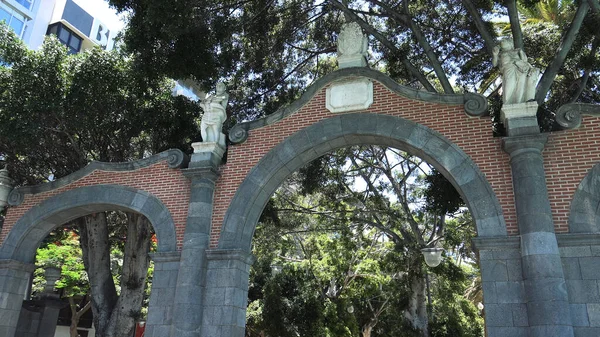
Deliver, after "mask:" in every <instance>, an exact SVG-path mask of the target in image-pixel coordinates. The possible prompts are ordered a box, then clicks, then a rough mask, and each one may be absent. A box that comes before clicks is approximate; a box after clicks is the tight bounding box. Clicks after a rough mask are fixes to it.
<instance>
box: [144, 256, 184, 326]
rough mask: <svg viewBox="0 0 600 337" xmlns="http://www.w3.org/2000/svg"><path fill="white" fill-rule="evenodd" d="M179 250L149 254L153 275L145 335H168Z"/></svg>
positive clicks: (171, 318) (171, 321) (171, 317)
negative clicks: (152, 262) (152, 263)
mask: <svg viewBox="0 0 600 337" xmlns="http://www.w3.org/2000/svg"><path fill="white" fill-rule="evenodd" d="M180 256H181V254H180V253H179V252H156V253H152V254H150V257H151V258H152V261H154V276H153V277H152V290H151V293H150V303H149V304H148V320H147V321H146V330H145V333H144V336H145V337H163V336H169V332H170V329H171V325H172V323H173V300H174V298H175V286H176V284H177V275H178V270H179V260H180Z"/></svg>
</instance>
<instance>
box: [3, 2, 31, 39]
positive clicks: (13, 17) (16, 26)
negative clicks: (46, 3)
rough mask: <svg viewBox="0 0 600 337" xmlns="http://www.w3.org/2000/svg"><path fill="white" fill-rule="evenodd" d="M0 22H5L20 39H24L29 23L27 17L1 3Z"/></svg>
mask: <svg viewBox="0 0 600 337" xmlns="http://www.w3.org/2000/svg"><path fill="white" fill-rule="evenodd" d="M0 21H5V22H6V24H8V25H9V26H10V27H11V28H12V29H13V31H14V32H15V34H17V35H18V36H19V37H23V34H24V33H25V23H26V22H27V20H26V19H25V15H23V14H21V13H20V12H19V11H17V10H15V9H13V8H12V7H10V6H8V5H6V4H4V3H0Z"/></svg>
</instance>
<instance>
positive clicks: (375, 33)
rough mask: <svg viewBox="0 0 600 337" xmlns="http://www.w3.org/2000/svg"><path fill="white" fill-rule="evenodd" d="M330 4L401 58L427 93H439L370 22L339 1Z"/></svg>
mask: <svg viewBox="0 0 600 337" xmlns="http://www.w3.org/2000/svg"><path fill="white" fill-rule="evenodd" d="M329 2H330V3H331V4H332V5H333V6H334V7H335V8H337V9H339V10H340V11H342V12H343V13H344V15H345V16H346V17H348V18H350V20H352V21H355V22H356V23H358V24H359V25H360V26H361V27H362V29H364V30H365V31H366V32H367V33H369V34H371V35H372V36H373V37H374V38H376V39H377V40H378V41H379V42H380V43H381V44H383V45H384V46H386V47H387V48H388V49H389V50H391V51H392V52H393V53H395V54H396V55H398V56H400V61H401V62H402V64H403V65H404V67H405V68H406V70H408V72H409V73H410V74H411V75H413V76H414V77H415V78H416V79H417V80H418V81H419V83H421V84H422V85H423V87H425V89H426V90H427V91H430V92H437V90H435V88H434V87H433V85H431V83H429V81H428V80H427V77H425V75H424V74H423V73H421V71H419V69H417V68H416V67H415V66H414V65H413V64H412V63H410V61H409V60H408V59H407V58H406V57H404V56H403V53H402V51H401V50H400V49H398V48H397V47H396V46H395V45H394V44H393V43H391V42H390V41H389V40H388V39H387V38H385V36H383V34H381V33H380V32H378V31H377V30H376V29H375V28H373V27H372V26H371V25H370V24H369V23H368V22H366V21H364V20H363V19H361V18H360V17H359V16H358V15H356V13H354V12H353V11H352V10H350V9H349V8H348V7H346V6H344V5H343V4H342V3H340V2H339V1H337V0H330V1H329Z"/></svg>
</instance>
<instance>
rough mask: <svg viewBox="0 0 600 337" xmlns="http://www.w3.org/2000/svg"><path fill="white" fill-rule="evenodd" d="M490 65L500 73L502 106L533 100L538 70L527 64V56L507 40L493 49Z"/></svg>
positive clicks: (538, 74)
mask: <svg viewBox="0 0 600 337" xmlns="http://www.w3.org/2000/svg"><path fill="white" fill-rule="evenodd" d="M492 64H493V65H494V66H498V67H499V68H500V71H501V72H502V101H503V102H504V104H517V103H524V102H528V101H532V100H534V99H535V87H536V85H537V82H538V80H539V76H540V70H539V69H538V68H536V67H534V66H532V65H531V64H529V63H528V62H527V55H525V52H524V51H523V50H521V49H515V47H514V44H513V42H512V41H511V40H509V39H504V40H502V41H500V46H496V47H494V50H493V55H492Z"/></svg>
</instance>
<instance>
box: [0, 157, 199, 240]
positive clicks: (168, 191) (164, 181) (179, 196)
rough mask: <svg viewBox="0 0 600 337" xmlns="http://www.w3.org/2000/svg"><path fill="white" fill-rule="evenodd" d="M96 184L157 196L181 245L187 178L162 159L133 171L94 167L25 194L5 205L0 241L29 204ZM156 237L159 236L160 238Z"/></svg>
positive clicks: (185, 216)
mask: <svg viewBox="0 0 600 337" xmlns="http://www.w3.org/2000/svg"><path fill="white" fill-rule="evenodd" d="M99 184H113V185H123V186H128V187H132V188H136V189H140V190H143V191H146V192H148V193H150V194H152V195H154V196H155V197H157V198H158V199H160V200H161V201H162V203H163V204H165V206H166V207H167V208H168V209H169V211H170V212H171V217H172V218H173V221H174V222H175V226H176V229H175V230H176V233H177V246H178V247H179V248H181V244H182V239H183V232H184V230H185V223H186V218H187V212H188V205H189V200H190V192H189V189H190V188H189V180H187V178H185V177H184V176H183V174H182V173H181V170H179V169H171V168H169V167H168V166H167V163H166V162H165V161H162V162H159V163H156V164H153V165H151V166H148V167H144V168H140V169H138V170H134V171H125V172H110V171H99V170H96V171H93V172H92V173H91V174H89V175H87V176H85V177H83V178H81V179H79V180H76V181H74V182H72V183H70V184H69V185H66V186H63V187H61V188H58V189H55V190H52V191H48V192H44V193H39V194H35V195H31V194H26V195H25V198H24V200H23V203H22V204H21V205H19V206H17V207H10V208H9V209H8V212H7V215H6V219H5V221H4V227H3V228H2V232H1V233H0V242H3V241H4V238H6V235H8V232H9V231H10V229H11V228H12V227H13V226H14V224H15V222H16V221H17V220H18V219H19V218H20V217H21V216H23V214H25V212H26V211H27V210H29V209H30V208H31V207H33V206H35V205H37V204H39V203H41V202H42V201H44V200H46V199H48V198H49V197H51V196H54V195H57V194H59V193H62V192H66V191H69V190H72V189H75V188H78V187H84V186H92V185H99ZM158 239H159V240H160V238H158Z"/></svg>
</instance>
